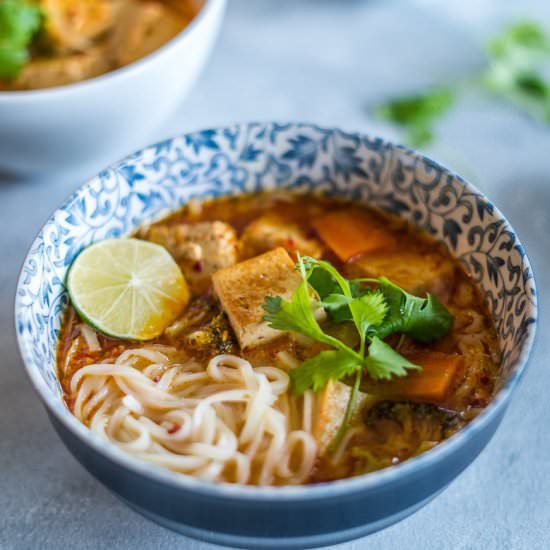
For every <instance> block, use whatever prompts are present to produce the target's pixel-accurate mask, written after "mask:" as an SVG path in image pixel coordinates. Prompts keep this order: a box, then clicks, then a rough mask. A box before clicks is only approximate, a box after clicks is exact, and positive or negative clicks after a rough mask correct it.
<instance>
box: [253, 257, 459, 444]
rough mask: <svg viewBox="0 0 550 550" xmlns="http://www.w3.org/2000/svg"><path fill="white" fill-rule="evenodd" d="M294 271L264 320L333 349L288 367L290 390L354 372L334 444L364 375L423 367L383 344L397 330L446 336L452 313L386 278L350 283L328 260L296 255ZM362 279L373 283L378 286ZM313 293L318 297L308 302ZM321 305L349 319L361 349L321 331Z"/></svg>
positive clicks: (382, 376)
mask: <svg viewBox="0 0 550 550" xmlns="http://www.w3.org/2000/svg"><path fill="white" fill-rule="evenodd" d="M296 269H297V270H298V271H299V273H300V275H301V276H302V281H301V283H300V285H299V286H298V288H297V289H296V290H295V291H294V293H293V295H292V299H291V300H290V301H286V300H283V299H282V298H281V297H280V296H266V297H265V300H264V304H263V308H264V310H265V311H266V315H265V316H264V320H265V321H267V322H268V323H269V326H270V327H271V328H274V329H277V330H281V331H291V332H298V333H300V334H303V335H305V336H308V337H310V338H312V339H313V340H316V341H318V342H321V343H324V344H328V345H330V346H331V347H333V348H334V349H333V350H326V351H322V352H320V353H319V354H318V355H316V356H315V357H312V358H310V359H307V360H305V361H304V362H303V363H302V365H301V366H299V367H297V368H295V369H293V370H292V371H290V379H291V383H292V391H293V393H294V394H297V395H299V394H302V393H303V392H305V391H306V390H309V389H313V391H319V390H321V389H322V388H323V387H324V386H325V385H326V384H327V383H328V382H329V381H330V380H342V379H346V378H349V377H351V376H355V381H354V384H353V388H352V391H351V394H350V399H349V402H348V405H347V408H346V412H345V416H344V421H343V423H342V426H341V428H340V430H339V432H338V435H337V437H336V440H335V444H338V442H339V441H340V440H341V439H342V437H343V436H344V434H345V430H346V429H347V425H348V424H349V421H350V419H351V415H352V413H353V409H354V405H355V402H356V400H357V395H358V391H359V386H360V384H361V379H362V376H363V373H364V372H366V373H367V374H368V375H369V376H370V378H372V379H374V380H390V379H392V378H393V377H402V376H406V375H407V374H408V372H409V371H411V370H421V367H419V366H418V365H415V364H414V363H412V362H411V361H409V360H408V359H407V358H405V357H403V356H402V355H401V354H400V353H399V352H398V351H397V350H394V349H393V348H392V347H391V346H390V345H388V344H387V343H386V342H384V338H386V337H387V336H389V335H390V334H393V333H396V332H397V333H401V334H402V335H407V336H410V337H411V338H414V339H416V340H419V341H421V342H429V341H431V340H434V339H436V338H439V337H441V336H444V335H445V334H447V332H448V331H449V330H450V329H451V327H452V324H453V317H452V315H451V314H450V313H449V311H448V310H447V309H446V308H445V306H444V305H443V304H441V302H439V300H437V298H436V297H435V296H433V295H432V294H428V296H427V297H426V298H420V297H418V296H413V295H412V294H409V293H407V292H405V291H404V290H403V289H401V288H400V287H399V286H397V285H396V284H394V283H392V282H391V281H390V280H388V279H387V278H386V277H381V278H379V279H356V280H353V281H349V280H348V279H346V278H345V277H343V276H342V275H341V274H340V273H339V272H338V270H337V269H336V268H335V267H334V266H333V265H331V264H330V263H329V262H326V261H323V260H315V259H313V258H309V257H304V258H301V257H299V258H298V262H297V264H296ZM365 283H375V284H376V285H377V286H378V288H373V287H372V286H367V285H365ZM312 291H313V292H314V293H315V295H316V297H317V298H318V300H312V298H311V295H312ZM315 307H323V308H324V309H325V311H326V312H327V313H328V315H329V316H330V317H331V319H332V320H333V321H334V322H352V323H353V325H354V326H355V329H356V330H357V333H358V335H359V342H360V344H359V349H353V348H351V347H349V346H348V345H346V344H345V343H344V342H342V341H340V340H339V339H338V338H335V337H334V336H331V335H329V334H327V333H326V332H324V331H323V329H322V327H321V325H320V324H319V323H318V322H317V320H316V319H315V316H314V313H313V310H314V308H315Z"/></svg>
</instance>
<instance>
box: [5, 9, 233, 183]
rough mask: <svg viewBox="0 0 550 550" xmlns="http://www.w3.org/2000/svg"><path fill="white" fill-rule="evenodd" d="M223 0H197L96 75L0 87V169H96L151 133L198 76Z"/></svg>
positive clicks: (16, 172)
mask: <svg viewBox="0 0 550 550" xmlns="http://www.w3.org/2000/svg"><path fill="white" fill-rule="evenodd" d="M225 5H226V0H204V1H203V2H202V6H201V9H200V11H199V13H198V14H197V16H196V17H195V19H194V20H193V21H191V23H190V24H189V25H188V26H187V27H186V28H185V29H183V30H182V32H181V33H180V34H179V35H178V36H176V37H175V38H174V39H172V40H171V41H170V42H168V43H167V44H166V45H164V46H163V47H161V48H160V49H158V50H156V51H155V52H153V53H152V54H150V55H148V56H147V57H145V58H143V59H140V60H139V61H137V62H135V63H132V64H131V65H128V66H126V67H122V68H120V69H117V70H115V71H111V72H109V73H106V74H104V75H102V76H99V77H97V78H94V79H91V80H86V81H84V82H79V83H76V84H71V85H68V86H61V87H58V88H49V89H45V90H31V91H14V92H0V174H2V175H4V176H6V175H8V176H9V175H16V176H32V175H38V174H41V173H42V174H43V173H51V172H58V171H64V170H67V169H74V168H76V167H78V169H79V170H81V171H82V172H83V173H84V172H86V171H90V172H93V171H97V169H99V168H101V167H102V166H105V165H108V164H110V163H111V162H112V161H114V160H115V159H118V158H120V157H121V156H122V155H124V154H126V153H128V152H130V151H133V150H135V149H136V148H138V147H140V146H143V145H144V144H145V143H147V142H148V141H150V138H151V134H152V133H153V132H154V131H155V130H157V129H158V128H160V127H161V125H162V124H163V123H164V122H165V121H166V120H167V119H168V117H169V116H170V115H171V114H172V113H173V112H174V110H175V109H176V108H177V107H178V105H179V104H180V103H181V102H182V101H183V99H184V98H185V97H186V95H187V94H188V93H189V91H190V90H191V87H192V86H193V84H194V83H195V81H196V80H197V77H198V76H199V74H200V72H201V70H202V68H203V66H204V64H205V62H206V60H207V58H208V55H209V54H210V51H211V50H212V47H213V45H214V43H215V41H216V38H217V36H218V34H219V30H220V27H221V22H222V19H223V14H224V11H225Z"/></svg>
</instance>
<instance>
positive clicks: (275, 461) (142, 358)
mask: <svg viewBox="0 0 550 550" xmlns="http://www.w3.org/2000/svg"><path fill="white" fill-rule="evenodd" d="M177 353H178V352H177V350H176V349H173V348H169V347H166V346H162V347H161V346H147V347H143V348H136V349H128V350H126V351H124V352H123V353H122V354H121V355H120V356H119V357H118V358H117V359H116V360H115V362H114V363H107V362H102V363H98V364H94V365H87V366H85V367H82V368H81V369H79V370H78V371H76V372H75V374H74V375H73V377H72V379H71V383H70V392H71V396H72V398H73V400H74V401H73V403H74V405H73V412H74V414H75V416H76V417H77V418H78V419H79V420H80V421H82V422H83V423H84V424H86V425H87V426H89V427H90V429H91V430H93V431H94V432H96V433H97V434H99V435H100V436H101V437H104V438H105V439H107V440H108V441H110V442H112V443H114V444H115V445H117V446H118V447H120V448H122V449H124V450H125V451H126V452H128V453H131V454H132V455H134V456H136V457H138V458H140V459H142V460H146V461H148V462H151V463H154V464H157V465H159V466H163V467H165V468H168V469H170V470H172V471H174V472H178V473H181V474H188V475H193V476H196V477H199V478H202V479H207V480H210V481H225V482H229V483H240V484H257V485H273V484H275V485H280V484H285V485H286V484H299V483H303V482H304V481H306V480H307V479H308V477H309V476H310V475H311V472H312V470H313V467H314V462H315V458H316V456H317V444H316V441H315V439H314V437H313V435H312V433H311V418H312V408H313V396H312V395H311V394H310V392H307V393H306V395H304V397H294V396H290V395H289V392H288V385H289V378H288V375H287V373H286V372H285V371H283V370H281V369H278V368H276V367H272V366H262V367H257V368H253V367H252V365H251V364H250V363H249V362H248V361H246V360H245V359H243V358H240V357H237V356H234V355H218V356H216V357H214V358H213V359H211V360H210V362H209V363H208V365H207V367H206V369H205V368H204V367H203V366H201V365H199V364H198V363H196V362H195V361H193V360H191V359H186V360H185V361H182V362H180V363H178V362H177V361H176V358H178V356H177ZM179 359H180V361H181V355H180V356H179ZM291 410H294V411H295V415H294V416H296V417H297V418H296V419H291V418H290V415H289V411H291Z"/></svg>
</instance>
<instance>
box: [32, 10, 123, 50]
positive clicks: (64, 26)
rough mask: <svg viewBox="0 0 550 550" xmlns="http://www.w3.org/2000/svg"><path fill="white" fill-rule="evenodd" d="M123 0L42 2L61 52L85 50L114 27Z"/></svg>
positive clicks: (49, 29)
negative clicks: (120, 1)
mask: <svg viewBox="0 0 550 550" xmlns="http://www.w3.org/2000/svg"><path fill="white" fill-rule="evenodd" d="M118 3H119V0H39V2H38V4H39V5H40V7H41V8H42V10H43V12H44V14H45V16H46V17H45V18H44V20H45V23H44V24H45V28H46V33H47V36H48V39H49V40H50V41H51V42H52V44H53V46H54V48H55V49H56V50H57V51H78V50H85V49H86V48H88V47H89V46H90V44H91V43H92V41H93V40H94V39H95V38H96V37H98V36H100V35H101V34H103V33H105V32H107V31H108V30H109V29H110V28H111V26H112V25H113V22H114V19H115V10H116V7H117V5H118Z"/></svg>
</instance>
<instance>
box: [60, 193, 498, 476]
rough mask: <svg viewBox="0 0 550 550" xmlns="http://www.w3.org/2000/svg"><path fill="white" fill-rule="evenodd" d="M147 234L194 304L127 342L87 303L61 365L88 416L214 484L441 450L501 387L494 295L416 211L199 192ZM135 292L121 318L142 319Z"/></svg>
mask: <svg viewBox="0 0 550 550" xmlns="http://www.w3.org/2000/svg"><path fill="white" fill-rule="evenodd" d="M136 238H137V239H139V240H140V242H141V241H147V242H151V243H155V244H157V245H160V246H161V247H163V249H164V250H166V251H168V252H169V254H170V256H171V258H173V260H174V261H175V262H176V263H177V266H178V267H179V269H180V270H181V273H182V274H183V279H184V281H185V285H186V288H188V296H187V295H186V296H185V299H182V300H183V302H185V303H183V302H182V304H180V305H181V308H180V310H179V311H177V313H174V314H173V315H172V318H170V319H169V322H167V323H166V324H165V326H163V327H162V330H161V331H160V333H159V334H158V335H157V336H155V337H154V338H152V339H150V338H149V339H143V338H128V337H124V338H120V337H119V338H115V337H112V336H107V335H106V334H105V332H107V333H109V330H104V329H105V327H107V326H108V323H107V324H106V325H101V324H100V323H96V322H95V319H91V318H89V317H88V316H87V315H83V312H84V313H86V312H85V311H83V309H82V307H81V303H80V302H79V303H76V302H75V300H74V298H73V302H74V305H75V308H72V307H70V308H69V310H68V312H67V315H66V318H65V321H64V325H63V327H62V331H61V335H60V341H59V347H58V374H59V379H60V381H61V384H62V387H63V390H64V397H65V401H66V403H67V406H68V407H69V409H70V410H71V412H72V413H73V414H74V415H75V416H76V417H77V418H78V419H79V420H80V421H81V422H83V423H84V424H85V425H86V426H88V427H89V428H90V429H91V430H93V431H94V432H96V433H98V434H100V435H101V436H102V437H103V438H105V439H107V440H108V441H110V442H111V443H112V444H114V445H117V446H118V447H120V448H121V449H123V450H125V451H126V452H128V453H131V454H132V455H134V456H136V457H138V458H140V459H142V460H145V461H148V462H151V463H153V464H156V465H159V466H162V467H165V468H168V469H170V470H172V471H174V472H175V473H178V474H186V475H192V476H196V477H199V478H201V479H205V480H209V481H214V482H229V483H238V484H251V485H287V484H307V483H315V482H319V481H330V480H335V479H341V478H346V477H350V476H355V475H361V474H364V473H368V472H371V471H375V470H378V469H381V468H385V467H387V466H390V465H393V464H398V463H400V462H402V461H405V460H407V459H408V458H410V457H412V456H415V455H418V454H420V453H422V452H425V451H428V450H429V449H431V448H433V447H435V446H436V445H438V444H439V443H440V442H442V441H443V440H445V439H446V438H448V437H450V436H451V435H452V434H453V433H455V432H456V431H457V430H459V429H460V428H461V427H463V426H464V425H465V424H466V423H468V422H469V421H470V420H472V419H473V418H474V417H475V416H476V415H477V414H478V413H479V411H480V410H482V409H483V407H485V406H486V405H487V404H488V402H489V401H490V400H491V398H492V395H493V393H494V390H495V384H496V381H497V378H498V375H499V365H500V352H499V347H498V343H497V338H496V333H495V329H494V326H493V323H492V320H491V319H490V316H489V315H488V313H487V311H486V308H485V306H484V304H483V300H482V298H481V296H480V295H479V293H478V292H477V290H476V288H475V286H474V285H473V283H472V282H471V281H470V279H469V277H468V276H467V274H466V273H465V272H464V271H463V269H462V268H461V266H460V264H459V263H458V262H457V261H456V260H455V259H453V258H452V257H450V256H449V254H448V253H447V252H446V250H444V249H443V248H440V247H439V246H438V245H437V244H436V243H434V242H433V241H432V240H430V238H428V237H427V236H426V235H423V234H421V233H420V232H419V231H417V230H416V229H413V228H412V227H410V226H408V225H406V224H405V223H404V222H402V221H400V220H398V219H395V218H393V217H389V216H387V215H385V214H384V215H383V214H381V213H379V212H375V211H373V210H370V209H367V208H364V207H357V206H354V205H351V204H348V203H342V202H339V201H337V200H332V199H326V198H316V197H312V196H297V195H292V194H285V193H283V194H281V193H273V194H270V193H266V194H258V195H250V196H241V197H239V198H231V199H217V200H214V201H210V202H205V203H202V204H189V205H188V206H186V207H185V208H184V209H182V210H181V211H179V212H176V213H175V214H173V215H172V216H170V217H169V218H167V219H165V220H162V221H160V222H157V223H155V224H153V225H151V226H147V227H142V228H140V229H139V231H138V232H137V234H136ZM126 241H127V242H128V243H133V242H134V240H133V239H130V240H126ZM128 246H137V245H136V244H135V243H134V244H129V245H128ZM90 250H91V249H90ZM105 258H106V259H105V261H106V262H107V263H108V262H110V261H118V262H119V263H120V260H119V258H114V260H113V259H112V258H109V257H107V256H106V257H105ZM77 261H78V258H77ZM97 265H98V266H99V267H96V268H95V269H98V270H99V271H101V269H102V268H101V263H98V264H97ZM141 268H142V269H144V270H145V271H146V268H147V266H141ZM105 269H107V268H106V267H105ZM99 271H98V278H101V277H100V276H99ZM144 277H145V278H146V277H147V275H144ZM132 281H133V283H132V284H133V285H134V286H135V285H137V284H138V282H136V281H137V277H133V279H132ZM69 282H71V281H69ZM121 284H122V283H118V282H117V283H116V284H111V287H112V288H113V289H114V288H115V287H117V285H118V286H120V285H121ZM107 286H108V285H107ZM69 289H70V290H71V288H70V285H69ZM103 290H104V289H103ZM103 290H102V291H103ZM93 292H97V291H95V290H94V291H89V292H88V296H91V295H92V294H93ZM113 292H114V290H113ZM156 292H158V291H156ZM75 293H76V291H75ZM71 297H73V294H71ZM119 299H120V298H116V299H112V300H111V301H110V303H109V306H108V308H107V309H108V311H107V312H105V311H104V312H103V313H104V314H105V315H104V316H103V317H104V318H105V319H107V318H114V316H115V314H117V313H120V314H121V315H122V316H130V317H132V318H133V316H135V315H136V311H138V310H139V307H138V306H137V305H136V304H135V303H134V304H133V305H132V308H131V311H129V312H123V311H122V308H121V306H120V304H121V303H122V302H121V301H119ZM130 302H131V301H130ZM304 304H305V305H304ZM153 305H154V304H153ZM77 306H78V307H77ZM76 310H78V311H79V313H80V315H79V314H77V312H76ZM109 316H111V317H109ZM130 324H131V325H132V323H130ZM107 328H108V327H107ZM102 331H103V332H102ZM144 340H145V341H144Z"/></svg>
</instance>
